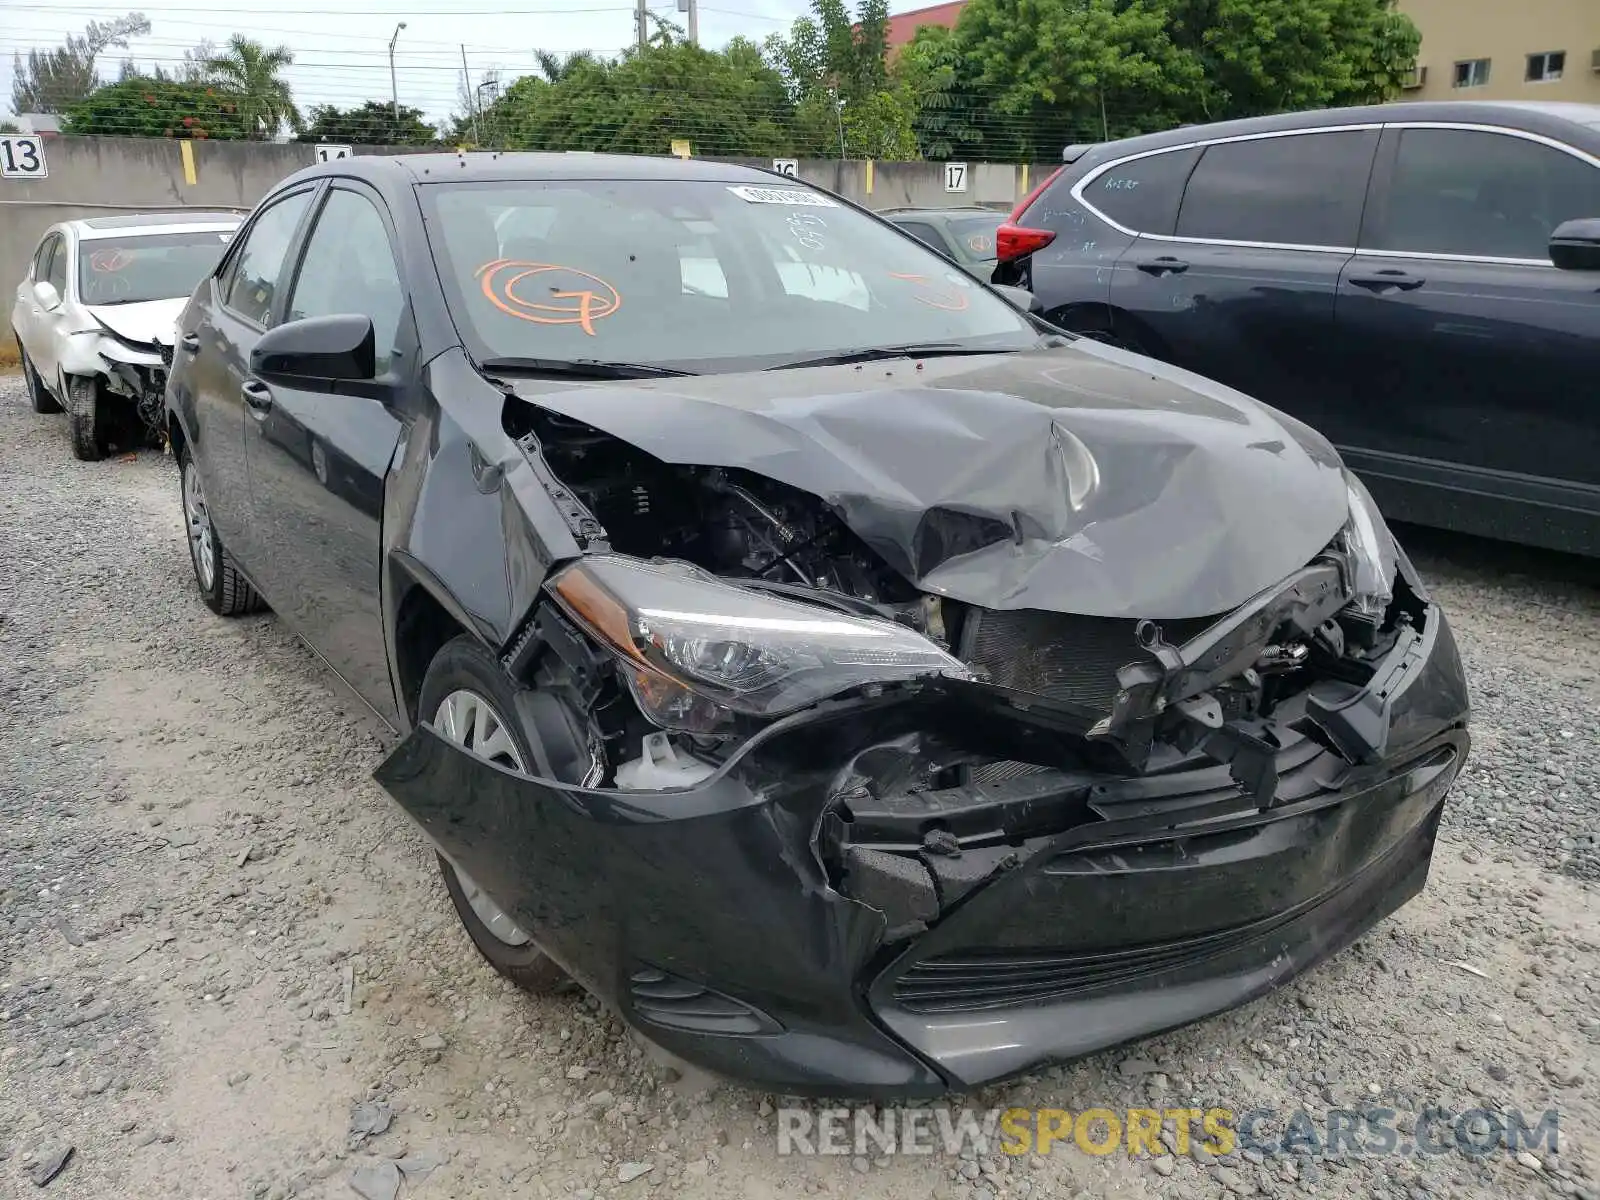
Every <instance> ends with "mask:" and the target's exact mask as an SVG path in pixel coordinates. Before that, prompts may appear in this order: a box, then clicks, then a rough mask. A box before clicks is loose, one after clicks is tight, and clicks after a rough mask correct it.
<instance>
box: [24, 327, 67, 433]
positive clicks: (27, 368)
mask: <svg viewBox="0 0 1600 1200" xmlns="http://www.w3.org/2000/svg"><path fill="white" fill-rule="evenodd" d="M17 354H18V355H19V356H20V357H21V359H22V380H23V382H24V383H25V384H27V386H28V403H29V404H31V405H32V406H33V411H34V412H36V413H44V414H46V415H49V414H51V413H58V412H60V411H61V404H60V403H59V402H58V401H57V400H56V398H55V397H54V396H52V395H51V394H50V393H49V391H48V390H46V388H45V386H44V380H42V379H40V378H39V372H37V371H35V370H34V369H33V360H32V359H31V358H29V357H28V352H27V351H26V350H24V349H23V348H22V339H21V338H18V339H17Z"/></svg>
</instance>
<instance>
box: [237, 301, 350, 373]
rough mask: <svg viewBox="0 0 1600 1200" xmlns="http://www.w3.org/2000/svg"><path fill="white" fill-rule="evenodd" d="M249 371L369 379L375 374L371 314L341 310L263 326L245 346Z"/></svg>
mask: <svg viewBox="0 0 1600 1200" xmlns="http://www.w3.org/2000/svg"><path fill="white" fill-rule="evenodd" d="M250 371H251V373H252V374H255V375H259V376H261V377H262V378H263V379H268V378H283V379H296V380H305V381H309V382H321V383H339V382H351V381H358V380H371V379H372V378H373V377H374V376H375V375H376V374H377V353H376V349H375V336H374V334H373V330H372V318H371V317H367V316H362V315H361V314H359V313H341V314H339V315H337V316H332V317H306V318H305V319H304V320H300V321H290V322H288V323H287V324H284V325H279V326H278V327H277V328H276V329H269V330H267V332H266V333H264V334H262V335H261V339H260V340H259V341H258V342H256V344H255V347H254V348H253V349H252V350H251V351H250Z"/></svg>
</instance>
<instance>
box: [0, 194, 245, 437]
mask: <svg viewBox="0 0 1600 1200" xmlns="http://www.w3.org/2000/svg"><path fill="white" fill-rule="evenodd" d="M240 219H241V218H240V217H239V216H238V215H237V214H234V213H230V212H199V211H197V212H192V213H189V212H184V213H135V214H130V215H126V216H109V217H90V218H88V219H86V220H80V221H63V222H61V223H60V224H58V225H52V226H51V227H50V228H49V229H48V230H46V231H45V234H44V236H43V237H42V238H41V239H40V240H39V246H38V249H37V250H35V251H34V255H33V258H32V260H31V261H30V262H29V265H28V273H27V275H26V276H25V277H24V278H23V280H22V282H21V283H20V284H19V285H18V286H17V299H16V304H15V306H14V307H13V308H12V310H11V327H12V328H13V329H14V330H15V331H16V335H17V346H18V349H19V350H20V351H21V354H22V369H23V374H24V376H25V377H26V379H27V384H28V397H29V399H30V400H31V401H32V402H33V410H34V411H35V412H41V413H53V412H60V411H62V409H65V410H66V412H67V415H68V420H69V422H70V424H71V429H72V450H73V453H74V454H76V455H77V456H78V457H79V458H80V459H84V460H85V461H94V460H96V459H99V458H102V457H103V456H104V455H105V453H106V451H107V450H109V449H110V448H111V447H112V446H119V447H122V448H125V449H133V448H134V447H136V446H138V445H141V444H146V443H148V442H149V441H150V440H151V439H155V438H159V437H160V434H161V430H162V427H163V415H162V414H163V411H164V409H163V393H164V392H165V390H166V382H167V371H168V370H169V369H170V367H171V365H172V352H173V339H174V337H175V332H174V330H175V326H176V321H177V318H178V314H179V313H181V312H182V311H183V307H184V305H185V304H187V303H188V300H189V296H190V294H191V293H192V292H193V291H194V288H195V285H196V284H197V283H199V282H200V280H201V279H203V278H204V277H205V276H206V275H207V274H208V273H209V272H210V271H211V270H212V268H214V267H215V266H216V265H217V260H218V259H219V258H221V257H222V251H223V249H224V248H225V247H226V246H227V244H228V240H229V238H231V237H232V236H233V231H234V230H235V229H237V228H238V226H239V222H240Z"/></svg>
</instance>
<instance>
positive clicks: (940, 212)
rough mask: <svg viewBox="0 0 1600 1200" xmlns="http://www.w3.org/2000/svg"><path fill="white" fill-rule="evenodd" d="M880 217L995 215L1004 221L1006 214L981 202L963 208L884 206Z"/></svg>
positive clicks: (930, 218)
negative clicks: (980, 203) (984, 205)
mask: <svg viewBox="0 0 1600 1200" xmlns="http://www.w3.org/2000/svg"><path fill="white" fill-rule="evenodd" d="M878 215H879V216H880V217H916V218H917V219H918V220H938V219H939V218H941V217H994V218H996V219H997V220H1001V221H1004V220H1005V219H1006V214H1005V213H1003V212H1001V211H1000V210H999V209H998V208H984V207H983V206H982V205H979V204H968V205H965V206H963V207H961V208H883V209H879V210H878Z"/></svg>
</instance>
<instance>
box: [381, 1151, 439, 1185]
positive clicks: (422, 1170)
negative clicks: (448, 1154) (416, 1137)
mask: <svg viewBox="0 0 1600 1200" xmlns="http://www.w3.org/2000/svg"><path fill="white" fill-rule="evenodd" d="M445 1161H446V1160H445V1158H444V1156H443V1155H441V1154H434V1153H431V1152H429V1151H423V1152H422V1153H421V1154H408V1155H406V1157H404V1158H397V1159H395V1160H394V1165H395V1166H397V1167H399V1168H400V1173H401V1174H402V1175H404V1176H405V1177H406V1182H407V1183H409V1184H411V1185H412V1186H413V1187H415V1186H416V1185H417V1184H419V1183H421V1182H422V1181H423V1180H425V1179H426V1178H427V1177H428V1176H429V1175H432V1174H433V1173H434V1172H435V1171H437V1170H438V1169H439V1168H440V1167H442V1166H444V1164H445Z"/></svg>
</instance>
